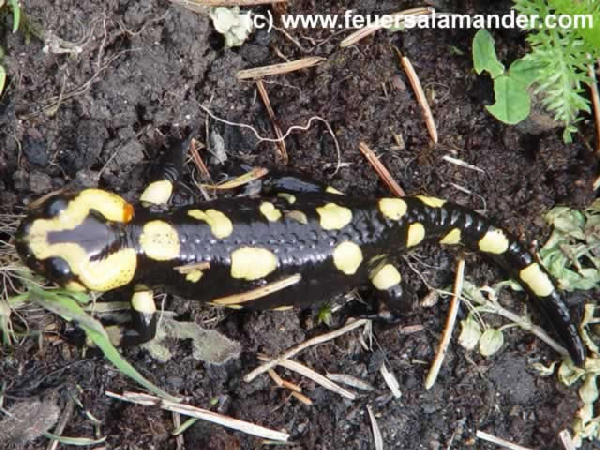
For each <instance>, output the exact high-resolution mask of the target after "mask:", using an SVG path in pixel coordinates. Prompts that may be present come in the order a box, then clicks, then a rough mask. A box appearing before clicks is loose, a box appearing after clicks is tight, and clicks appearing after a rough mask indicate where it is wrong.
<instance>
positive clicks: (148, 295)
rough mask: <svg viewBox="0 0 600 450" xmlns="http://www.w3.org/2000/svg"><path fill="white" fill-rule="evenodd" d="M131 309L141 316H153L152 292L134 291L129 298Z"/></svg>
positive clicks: (154, 309) (154, 310)
mask: <svg viewBox="0 0 600 450" xmlns="http://www.w3.org/2000/svg"><path fill="white" fill-rule="evenodd" d="M131 307H132V308H133V309H134V311H137V312H140V313H142V314H154V313H155V312H156V304H155V303H154V295H153V294H152V291H136V292H135V293H134V294H133V297H131Z"/></svg>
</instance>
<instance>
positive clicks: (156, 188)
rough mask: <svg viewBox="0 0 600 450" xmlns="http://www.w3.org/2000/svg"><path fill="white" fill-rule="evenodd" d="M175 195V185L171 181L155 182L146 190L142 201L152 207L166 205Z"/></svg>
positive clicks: (141, 198)
mask: <svg viewBox="0 0 600 450" xmlns="http://www.w3.org/2000/svg"><path fill="white" fill-rule="evenodd" d="M171 194H173V183H172V182H171V181H169V180H159V181H154V182H152V183H150V184H149V185H148V187H146V189H144V192H143V193H142V195H141V197H140V201H142V202H144V203H150V204H152V205H164V204H165V203H167V202H168V201H169V199H170V198H171Z"/></svg>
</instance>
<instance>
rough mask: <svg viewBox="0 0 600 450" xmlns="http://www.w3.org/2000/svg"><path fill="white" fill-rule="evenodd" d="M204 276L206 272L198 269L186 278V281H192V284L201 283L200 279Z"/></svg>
mask: <svg viewBox="0 0 600 450" xmlns="http://www.w3.org/2000/svg"><path fill="white" fill-rule="evenodd" d="M203 275H204V272H202V271H201V270H198V269H194V270H192V271H191V272H189V273H188V274H187V275H186V276H185V279H186V280H188V281H191V282H192V283H197V282H198V281H200V278H202V276H203Z"/></svg>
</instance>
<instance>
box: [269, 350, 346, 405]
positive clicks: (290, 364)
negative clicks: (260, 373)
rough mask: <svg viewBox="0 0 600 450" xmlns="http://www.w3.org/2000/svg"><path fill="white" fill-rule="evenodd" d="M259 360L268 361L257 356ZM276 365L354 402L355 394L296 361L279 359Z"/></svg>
mask: <svg viewBox="0 0 600 450" xmlns="http://www.w3.org/2000/svg"><path fill="white" fill-rule="evenodd" d="M258 359H260V360H263V361H269V358H266V357H261V356H259V358H258ZM277 365H278V366H281V367H285V368H286V369H289V370H293V371H294V372H297V373H299V374H300V375H303V376H305V377H307V378H310V379H311V380H313V381H314V382H315V383H317V384H318V385H320V386H323V387H324V388H325V389H329V390H330V391H332V392H335V393H337V394H340V395H341V396H342V397H345V398H347V399H349V400H355V399H356V394H355V393H354V392H351V391H349V390H347V389H344V388H343V387H341V386H338V385H337V384H335V383H334V382H333V381H331V380H330V379H328V378H327V377H325V376H323V375H321V374H320V373H318V372H315V371H314V370H312V369H311V368H309V367H306V366H305V365H303V364H300V363H299V362H298V361H292V360H291V359H280V360H277Z"/></svg>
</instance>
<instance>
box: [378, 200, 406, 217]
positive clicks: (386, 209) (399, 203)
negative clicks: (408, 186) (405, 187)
mask: <svg viewBox="0 0 600 450" xmlns="http://www.w3.org/2000/svg"><path fill="white" fill-rule="evenodd" d="M379 210H380V211H381V212H382V214H383V215H384V216H385V217H387V218H388V219H392V220H400V219H402V217H404V215H405V214H406V202H405V201H404V200H402V199H401V198H391V197H386V198H382V199H381V200H379Z"/></svg>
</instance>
